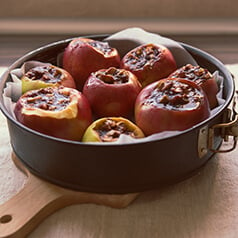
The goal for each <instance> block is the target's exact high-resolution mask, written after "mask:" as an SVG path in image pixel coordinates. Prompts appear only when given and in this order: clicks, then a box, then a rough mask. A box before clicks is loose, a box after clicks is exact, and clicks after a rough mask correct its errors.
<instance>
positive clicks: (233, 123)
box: [208, 92, 238, 153]
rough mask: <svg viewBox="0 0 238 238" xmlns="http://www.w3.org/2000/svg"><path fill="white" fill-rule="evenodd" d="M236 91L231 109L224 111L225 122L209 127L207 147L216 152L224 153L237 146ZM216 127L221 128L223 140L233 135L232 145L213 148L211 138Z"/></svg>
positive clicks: (237, 101)
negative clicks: (225, 147) (223, 147)
mask: <svg viewBox="0 0 238 238" xmlns="http://www.w3.org/2000/svg"><path fill="white" fill-rule="evenodd" d="M237 96H238V94H237V92H236V95H235V96H234V98H233V103H232V107H231V109H229V108H228V109H227V113H226V117H227V118H226V120H225V121H226V122H224V123H221V124H216V125H214V126H212V127H211V128H210V129H209V141H208V147H209V149H210V150H211V151H213V152H216V153H225V152H230V151H232V150H234V149H235V148H236V146H237V139H238V110H237V107H238V105H237V103H238V99H237ZM216 129H220V130H221V137H222V138H223V140H224V141H225V142H227V141H229V137H230V136H232V137H233V143H232V146H231V147H230V148H228V149H218V150H217V149H213V139H214V131H215V130H216Z"/></svg>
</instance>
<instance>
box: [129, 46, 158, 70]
mask: <svg viewBox="0 0 238 238" xmlns="http://www.w3.org/2000/svg"><path fill="white" fill-rule="evenodd" d="M161 57H162V51H161V49H160V48H157V47H156V46H155V45H153V44H149V45H144V46H141V47H139V48H137V49H136V50H134V51H132V52H131V54H129V55H128V58H127V59H126V61H125V63H126V64H130V67H131V68H132V69H140V68H143V67H145V66H147V67H152V66H153V64H154V63H155V62H156V61H159V60H160V58H161Z"/></svg>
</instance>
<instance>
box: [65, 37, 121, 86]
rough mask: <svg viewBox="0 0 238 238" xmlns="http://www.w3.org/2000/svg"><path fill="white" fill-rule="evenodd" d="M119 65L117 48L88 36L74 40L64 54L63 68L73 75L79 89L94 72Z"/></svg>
mask: <svg viewBox="0 0 238 238" xmlns="http://www.w3.org/2000/svg"><path fill="white" fill-rule="evenodd" d="M119 65H120V56H119V53H118V51H117V50H116V49H115V48H112V47H110V46H109V44H108V43H107V42H102V41H96V40H92V39H87V38H76V39H74V40H72V41H71V42H70V43H69V45H68V46H67V47H66V49H65V51H64V55H63V68H64V69H66V70H67V71H68V72H69V73H70V74H71V75H72V76H73V78H74V80H75V81H76V85H77V88H78V89H79V90H81V89H82V88H83V85H84V83H85V81H86V80H87V78H88V77H89V75H90V74H91V73H92V72H95V71H97V70H99V69H105V68H109V67H112V66H113V67H119Z"/></svg>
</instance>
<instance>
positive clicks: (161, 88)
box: [135, 79, 210, 135]
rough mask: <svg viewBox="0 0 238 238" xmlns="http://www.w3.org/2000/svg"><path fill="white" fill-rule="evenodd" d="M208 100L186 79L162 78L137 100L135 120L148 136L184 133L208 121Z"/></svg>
mask: <svg viewBox="0 0 238 238" xmlns="http://www.w3.org/2000/svg"><path fill="white" fill-rule="evenodd" d="M209 115H210V108H209V104H208V99H207V97H206V95H205V93H204V92H203V90H202V89H201V87H200V86H198V85H197V84H196V83H194V82H192V81H189V80H186V79H161V80H159V81H156V82H154V83H152V84H150V85H148V86H147V87H145V88H144V89H143V90H142V91H141V92H140V94H139V95H138V97H137V100H136V104H135V121H136V124H137V125H138V126H139V127H140V128H141V129H142V130H143V132H144V133H145V135H151V134H154V133H158V132H162V131H182V130H185V129H188V128H191V127H192V126H194V125H196V124H197V123H199V122H202V121H203V120H205V119H207V118H208V117H209Z"/></svg>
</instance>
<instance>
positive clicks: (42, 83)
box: [21, 64, 76, 93]
mask: <svg viewBox="0 0 238 238" xmlns="http://www.w3.org/2000/svg"><path fill="white" fill-rule="evenodd" d="M21 81H22V93H25V92H27V91H29V90H34V89H40V88H46V87H51V86H60V85H62V86H65V87H68V88H76V85H75V82H74V79H73V77H72V76H71V75H70V73H68V72H67V71H66V70H64V69H62V68H60V67H57V66H54V65H49V64H46V65H42V66H36V67H33V68H31V69H30V70H28V71H27V72H26V73H25V74H24V75H23V76H22V77H21Z"/></svg>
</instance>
